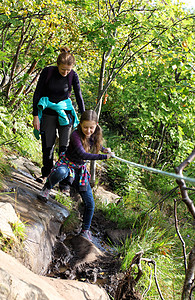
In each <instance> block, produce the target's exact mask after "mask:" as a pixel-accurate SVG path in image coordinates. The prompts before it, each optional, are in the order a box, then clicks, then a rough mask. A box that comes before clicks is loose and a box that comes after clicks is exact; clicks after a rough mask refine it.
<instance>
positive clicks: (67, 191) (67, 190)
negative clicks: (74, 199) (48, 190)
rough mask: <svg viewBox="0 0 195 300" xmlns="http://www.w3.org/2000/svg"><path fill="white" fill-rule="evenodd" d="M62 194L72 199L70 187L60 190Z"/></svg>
mask: <svg viewBox="0 0 195 300" xmlns="http://www.w3.org/2000/svg"><path fill="white" fill-rule="evenodd" d="M60 192H61V193H63V194H64V195H65V196H67V197H70V187H66V188H64V189H62V190H60Z"/></svg>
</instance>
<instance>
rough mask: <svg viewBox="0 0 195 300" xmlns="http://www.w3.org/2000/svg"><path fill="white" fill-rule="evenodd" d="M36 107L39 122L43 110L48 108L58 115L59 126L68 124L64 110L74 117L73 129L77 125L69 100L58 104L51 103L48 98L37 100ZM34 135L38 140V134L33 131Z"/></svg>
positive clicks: (76, 118)
mask: <svg viewBox="0 0 195 300" xmlns="http://www.w3.org/2000/svg"><path fill="white" fill-rule="evenodd" d="M37 107H38V117H39V120H41V118H42V113H43V110H44V109H45V108H50V109H53V110H55V111H56V112H57V113H58V121H59V124H60V126H65V125H68V124H69V119H68V117H67V115H66V113H65V110H69V111H70V112H71V114H72V116H73V117H74V123H73V127H76V126H77V125H78V124H79V119H78V117H77V114H76V112H75V109H74V107H73V105H72V101H71V100H70V99H69V98H68V99H65V100H62V101H60V102H58V103H53V102H51V101H49V98H48V97H42V98H41V99H40V100H39V102H38V104H37ZM34 135H35V137H36V138H37V139H39V132H35V130H34Z"/></svg>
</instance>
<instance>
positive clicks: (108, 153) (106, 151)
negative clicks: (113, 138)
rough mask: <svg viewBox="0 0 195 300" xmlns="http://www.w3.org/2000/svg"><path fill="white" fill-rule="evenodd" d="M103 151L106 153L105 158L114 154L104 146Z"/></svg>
mask: <svg viewBox="0 0 195 300" xmlns="http://www.w3.org/2000/svg"><path fill="white" fill-rule="evenodd" d="M104 153H107V159H109V158H111V157H113V156H114V152H112V151H111V149H110V148H105V149H104Z"/></svg>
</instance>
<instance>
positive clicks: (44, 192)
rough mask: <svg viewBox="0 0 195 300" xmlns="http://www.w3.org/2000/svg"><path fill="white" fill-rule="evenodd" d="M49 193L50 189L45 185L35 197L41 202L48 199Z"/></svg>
mask: <svg viewBox="0 0 195 300" xmlns="http://www.w3.org/2000/svg"><path fill="white" fill-rule="evenodd" d="M49 193H50V190H49V189H47V188H46V187H43V189H42V190H41V191H40V193H39V194H38V195H37V198H38V199H39V200H41V201H43V202H47V200H48V199H49Z"/></svg>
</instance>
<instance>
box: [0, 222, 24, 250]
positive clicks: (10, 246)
mask: <svg viewBox="0 0 195 300" xmlns="http://www.w3.org/2000/svg"><path fill="white" fill-rule="evenodd" d="M10 225H11V227H12V231H13V234H14V236H15V238H12V237H10V238H8V237H5V236H3V235H0V249H1V250H2V251H4V252H10V251H13V250H14V248H16V247H17V248H18V250H19V249H20V250H21V249H22V247H23V245H22V243H23V241H24V239H25V237H26V233H25V225H24V224H23V223H22V222H20V221H18V222H16V223H13V224H10Z"/></svg>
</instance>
